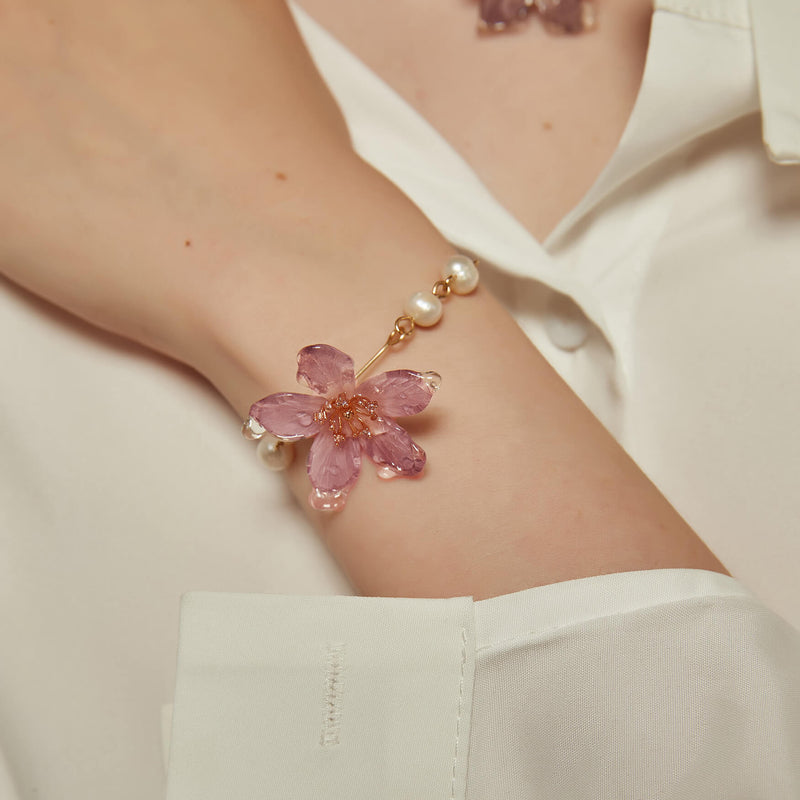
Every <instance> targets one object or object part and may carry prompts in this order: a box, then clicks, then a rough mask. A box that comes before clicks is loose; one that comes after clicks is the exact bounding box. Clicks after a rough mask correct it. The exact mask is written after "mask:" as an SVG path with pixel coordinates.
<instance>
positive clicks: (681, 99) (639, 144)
mask: <svg viewBox="0 0 800 800" xmlns="http://www.w3.org/2000/svg"><path fill="white" fill-rule="evenodd" d="M746 1H747V0H725V2H717V0H657V1H656V4H655V10H654V14H653V20H652V24H651V33H650V45H649V48H648V52H647V61H646V64H645V70H644V75H643V77H642V84H641V87H640V89H639V95H638V97H637V99H636V103H635V105H634V108H633V111H632V113H631V116H630V118H629V120H628V124H627V126H626V128H625V132H624V133H623V135H622V139H621V141H620V144H619V147H618V148H617V150H616V152H615V153H614V155H613V157H612V158H611V160H610V161H609V163H608V165H607V166H606V168H605V169H604V170H603V172H602V173H601V174H600V176H599V177H598V179H597V181H595V183H594V185H593V186H592V187H591V189H590V190H589V191H588V192H587V194H586V195H585V196H584V197H583V199H582V200H581V201H580V203H578V205H577V206H576V207H575V208H574V209H573V210H572V211H571V212H570V213H569V214H567V216H566V217H564V219H562V220H561V222H560V223H559V225H558V226H557V227H556V228H555V230H554V231H553V232H552V233H551V234H550V236H548V238H547V240H546V241H545V248H546V249H547V250H549V251H551V252H552V251H555V250H558V248H559V245H560V244H561V242H562V240H563V238H564V236H565V234H567V232H568V231H570V230H571V229H572V228H573V226H574V225H575V224H576V223H577V222H578V221H579V220H580V219H582V218H583V217H584V216H585V215H586V214H587V213H588V212H590V211H591V210H592V209H593V208H595V207H596V206H597V205H598V204H599V203H600V202H601V201H602V200H603V199H604V198H606V197H607V196H608V195H609V194H611V193H612V192H613V191H614V190H615V189H616V188H618V187H619V186H621V185H622V184H623V183H625V182H626V181H627V180H628V179H630V178H631V177H632V176H634V175H636V174H638V173H640V172H642V171H643V170H645V169H647V167H648V166H650V165H651V164H653V163H655V162H656V161H659V160H661V159H662V158H664V157H665V156H667V155H669V154H670V153H672V152H674V151H677V150H678V149H679V148H681V147H682V146H684V145H686V144H687V143H689V142H691V141H693V140H695V139H697V138H698V137H700V136H703V135H705V134H707V133H710V132H711V131H713V130H715V129H717V128H720V127H722V126H724V125H726V124H728V123H729V122H731V121H733V120H735V119H737V118H739V117H742V116H744V115H745V114H748V113H752V112H754V111H756V110H757V109H758V91H757V86H756V82H755V75H754V70H753V50H752V41H751V36H750V31H749V17H748V13H747V5H746Z"/></svg>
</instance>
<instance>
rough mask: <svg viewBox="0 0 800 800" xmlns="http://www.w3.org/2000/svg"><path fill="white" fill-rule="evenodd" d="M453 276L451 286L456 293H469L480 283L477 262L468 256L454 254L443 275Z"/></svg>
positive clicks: (445, 276) (444, 276)
mask: <svg viewBox="0 0 800 800" xmlns="http://www.w3.org/2000/svg"><path fill="white" fill-rule="evenodd" d="M450 275H452V276H453V280H451V281H450V288H451V289H452V290H453V291H454V292H455V293H456V294H469V293H470V292H472V291H474V290H475V287H476V286H477V285H478V279H479V278H480V275H479V273H478V268H477V267H476V266H475V262H474V261H473V260H472V259H471V258H467V256H453V257H452V258H451V259H450V260H449V261H448V262H447V264H446V265H445V267H444V269H443V270H442V277H443V278H447V277H449V276H450Z"/></svg>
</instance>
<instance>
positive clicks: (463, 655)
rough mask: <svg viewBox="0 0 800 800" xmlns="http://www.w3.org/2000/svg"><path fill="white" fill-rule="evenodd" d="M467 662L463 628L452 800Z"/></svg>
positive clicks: (465, 630) (465, 638)
mask: <svg viewBox="0 0 800 800" xmlns="http://www.w3.org/2000/svg"><path fill="white" fill-rule="evenodd" d="M466 664H467V629H466V628H463V627H462V628H461V676H460V678H459V681H458V713H457V715H456V737H455V748H454V752H453V771H452V774H451V776H450V800H455V796H456V773H457V770H458V746H459V743H460V741H461V716H462V714H463V712H464V673H465V668H466Z"/></svg>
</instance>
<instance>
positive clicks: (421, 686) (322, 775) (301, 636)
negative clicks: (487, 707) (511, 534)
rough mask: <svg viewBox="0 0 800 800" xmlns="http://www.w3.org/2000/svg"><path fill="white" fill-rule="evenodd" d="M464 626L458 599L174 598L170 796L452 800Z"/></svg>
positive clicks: (466, 601)
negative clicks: (177, 601)
mask: <svg viewBox="0 0 800 800" xmlns="http://www.w3.org/2000/svg"><path fill="white" fill-rule="evenodd" d="M473 620H474V611H473V602H472V598H470V597H459V598H451V599H406V598H383V597H380V598H379V597H371V598H363V597H296V596H274V595H242V594H218V593H193V594H188V595H186V596H185V597H184V600H183V604H182V609H181V631H180V643H179V653H178V679H177V683H176V691H175V708H174V713H173V720H172V733H171V745H170V758H169V771H168V789H167V798H168V800H211V798H214V799H215V800H218V798H223V797H224V798H228V797H236V798H237V800H249V798H253V799H255V798H259V800H260V799H261V798H264V797H267V796H269V797H283V798H292V800H312V799H313V800H319V798H321V797H325V798H328V800H334V798H347V799H348V800H360V799H361V798H364V800H366V799H367V798H369V800H375V798H377V797H388V796H391V797H398V798H400V797H402V798H423V797H437V798H450V799H451V800H463V798H464V796H465V782H466V768H467V755H468V742H469V730H470V712H471V708H472V691H473V680H474V643H475V633H474V621H473ZM376 721H377V724H376ZM389 787H391V790H390V791H387V789H388V788H389Z"/></svg>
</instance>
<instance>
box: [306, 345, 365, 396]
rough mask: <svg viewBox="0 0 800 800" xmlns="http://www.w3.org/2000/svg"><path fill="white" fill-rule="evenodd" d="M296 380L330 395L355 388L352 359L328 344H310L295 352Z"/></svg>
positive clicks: (313, 389)
mask: <svg viewBox="0 0 800 800" xmlns="http://www.w3.org/2000/svg"><path fill="white" fill-rule="evenodd" d="M297 380H298V382H299V383H304V384H305V385H306V386H308V388H309V389H311V390H312V391H314V392H316V393H317V394H321V395H325V396H326V397H330V396H331V395H334V394H338V393H339V392H348V393H350V392H352V391H353V389H354V388H355V382H356V377H355V367H354V366H353V359H352V358H350V356H348V355H347V353H343V352H342V351H341V350H337V349H336V348H335V347H331V346H330V345H329V344H310V345H309V346H308V347H304V348H303V349H302V350H301V351H300V352H299V353H298V354H297Z"/></svg>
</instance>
